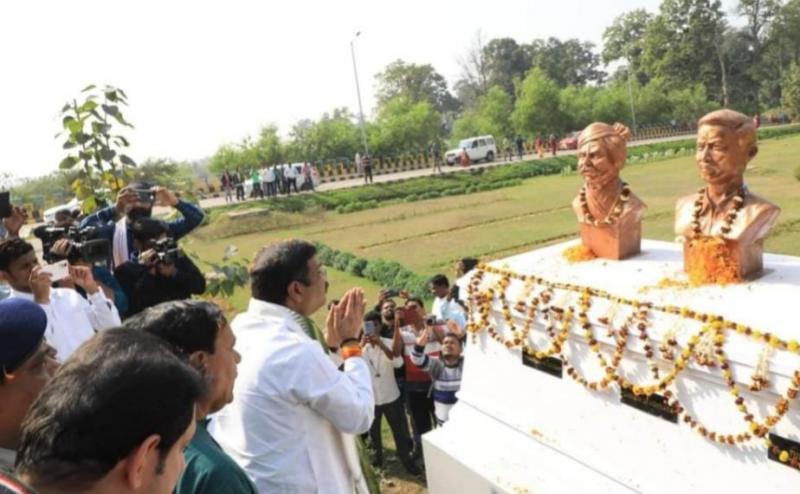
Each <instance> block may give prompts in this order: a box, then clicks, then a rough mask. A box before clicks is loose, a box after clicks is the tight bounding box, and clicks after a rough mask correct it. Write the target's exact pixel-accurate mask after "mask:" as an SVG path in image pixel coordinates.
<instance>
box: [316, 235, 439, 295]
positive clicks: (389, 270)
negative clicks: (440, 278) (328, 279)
mask: <svg viewBox="0 0 800 494" xmlns="http://www.w3.org/2000/svg"><path fill="white" fill-rule="evenodd" d="M314 245H315V246H316V247H317V257H318V258H319V260H320V262H321V263H322V264H324V265H326V266H330V267H332V268H334V269H337V270H339V271H344V272H347V273H350V274H352V275H353V276H357V277H359V278H366V279H368V280H370V281H373V282H375V283H376V284H378V285H380V286H382V287H384V288H397V289H399V290H406V291H407V292H408V293H410V294H411V295H412V296H415V297H421V298H424V299H428V298H430V293H429V291H428V278H426V277H425V276H420V275H418V274H416V273H414V272H413V271H411V270H409V269H408V268H406V267H405V266H403V265H402V264H400V263H398V262H394V261H384V260H383V259H376V260H373V261H370V260H367V259H363V258H361V257H356V256H354V255H353V254H351V253H349V252H343V251H340V250H336V249H334V248H332V247H328V246H327V245H325V244H323V243H321V242H314Z"/></svg>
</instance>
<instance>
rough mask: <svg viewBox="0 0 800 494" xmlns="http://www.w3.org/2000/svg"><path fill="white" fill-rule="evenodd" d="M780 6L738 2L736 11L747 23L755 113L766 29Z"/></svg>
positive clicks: (772, 0) (772, 1) (767, 0)
mask: <svg viewBox="0 0 800 494" xmlns="http://www.w3.org/2000/svg"><path fill="white" fill-rule="evenodd" d="M780 8H781V4H780V2H779V1H778V0H739V5H738V7H737V11H738V13H739V15H741V16H742V17H744V18H745V19H746V21H747V38H748V40H749V42H750V50H751V52H752V64H751V65H750V73H751V74H753V80H754V81H756V88H755V90H756V95H755V97H754V101H755V103H756V111H755V113H758V112H759V109H760V106H759V96H760V95H759V92H760V91H759V90H760V84H759V82H760V81H761V78H762V77H761V76H762V75H763V66H762V63H763V55H764V49H765V47H766V45H767V41H768V39H767V34H768V28H769V26H770V25H771V24H772V21H773V20H775V17H776V16H777V15H778V13H779V12H780Z"/></svg>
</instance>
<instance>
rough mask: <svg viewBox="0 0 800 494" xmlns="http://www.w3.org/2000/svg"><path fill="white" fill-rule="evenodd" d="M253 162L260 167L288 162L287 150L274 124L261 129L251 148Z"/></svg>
mask: <svg viewBox="0 0 800 494" xmlns="http://www.w3.org/2000/svg"><path fill="white" fill-rule="evenodd" d="M250 149H251V156H252V160H253V161H254V162H255V163H254V164H256V165H258V166H263V165H274V164H279V163H284V162H286V150H285V148H284V145H283V142H281V138H280V136H279V135H278V126H277V125H274V124H270V125H265V126H263V127H261V130H260V131H259V133H258V139H257V140H256V141H255V142H254V143H253V144H252V146H250Z"/></svg>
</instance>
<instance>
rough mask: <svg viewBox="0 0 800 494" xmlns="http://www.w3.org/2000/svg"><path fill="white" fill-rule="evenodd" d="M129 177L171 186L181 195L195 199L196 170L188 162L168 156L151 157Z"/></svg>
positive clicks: (132, 171) (131, 172)
mask: <svg viewBox="0 0 800 494" xmlns="http://www.w3.org/2000/svg"><path fill="white" fill-rule="evenodd" d="M129 178H130V179H131V180H132V181H133V180H135V181H142V182H150V183H153V184H158V185H163V186H166V187H169V188H170V189H171V190H174V191H177V192H179V193H180V194H181V197H183V198H187V199H189V200H194V198H193V194H194V190H193V189H194V187H193V181H194V171H193V170H192V168H191V166H190V165H189V164H188V163H186V162H177V161H172V160H170V159H168V158H158V159H149V160H146V161H145V162H143V163H140V164H139V166H137V167H136V168H135V169H133V170H131V171H130V174H129Z"/></svg>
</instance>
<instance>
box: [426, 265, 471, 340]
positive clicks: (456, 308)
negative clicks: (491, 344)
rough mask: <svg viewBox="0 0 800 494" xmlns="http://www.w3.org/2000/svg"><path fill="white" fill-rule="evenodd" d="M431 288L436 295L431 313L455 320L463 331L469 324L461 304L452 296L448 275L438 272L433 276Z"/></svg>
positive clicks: (438, 317) (439, 317)
mask: <svg viewBox="0 0 800 494" xmlns="http://www.w3.org/2000/svg"><path fill="white" fill-rule="evenodd" d="M430 290H431V294H432V295H433V296H434V299H433V307H432V308H431V313H432V314H433V315H435V316H436V318H437V319H440V320H443V321H447V320H451V321H454V322H455V323H456V324H458V329H460V330H461V331H463V330H464V328H466V326H467V318H466V315H465V314H464V311H463V309H462V308H461V306H460V305H458V302H457V301H455V300H453V298H452V295H451V292H450V282H449V281H448V280H447V276H445V275H443V274H437V275H436V276H434V277H433V278H431V281H430Z"/></svg>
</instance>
